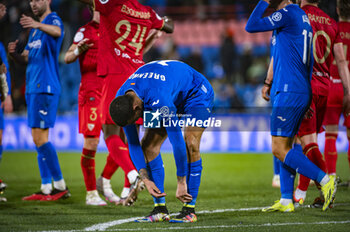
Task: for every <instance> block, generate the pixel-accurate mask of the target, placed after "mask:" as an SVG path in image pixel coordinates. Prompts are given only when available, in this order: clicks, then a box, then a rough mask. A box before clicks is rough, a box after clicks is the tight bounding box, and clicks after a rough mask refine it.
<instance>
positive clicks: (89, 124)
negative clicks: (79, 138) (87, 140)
mask: <svg viewBox="0 0 350 232" xmlns="http://www.w3.org/2000/svg"><path fill="white" fill-rule="evenodd" d="M87 126H88V129H89V131H92V130H93V129H94V128H95V124H92V123H88V125H87Z"/></svg>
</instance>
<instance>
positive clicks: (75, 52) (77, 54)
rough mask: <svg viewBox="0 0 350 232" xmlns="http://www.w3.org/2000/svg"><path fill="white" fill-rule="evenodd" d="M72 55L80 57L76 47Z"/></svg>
mask: <svg viewBox="0 0 350 232" xmlns="http://www.w3.org/2000/svg"><path fill="white" fill-rule="evenodd" d="M73 53H74V55H76V56H79V55H80V52H79V49H78V47H76V48H75V49H74V52H73Z"/></svg>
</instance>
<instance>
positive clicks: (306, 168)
mask: <svg viewBox="0 0 350 232" xmlns="http://www.w3.org/2000/svg"><path fill="white" fill-rule="evenodd" d="M284 163H285V164H286V165H287V166H289V167H291V168H292V169H294V170H295V171H296V172H298V173H300V174H302V175H304V176H306V177H308V178H310V179H312V180H315V181H317V182H318V183H320V182H321V180H322V179H323V177H325V175H326V173H325V172H324V171H322V170H321V169H320V168H318V167H317V166H316V165H315V164H313V163H312V162H311V161H310V160H309V159H308V158H307V157H306V156H305V155H304V154H303V152H302V150H301V149H300V148H299V146H294V147H293V148H292V149H290V150H289V152H288V153H287V155H286V157H285V158H284Z"/></svg>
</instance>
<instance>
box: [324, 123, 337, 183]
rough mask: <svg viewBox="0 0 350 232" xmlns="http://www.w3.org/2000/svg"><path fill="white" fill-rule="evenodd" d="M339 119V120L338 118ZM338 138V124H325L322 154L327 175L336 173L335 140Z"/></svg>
mask: <svg viewBox="0 0 350 232" xmlns="http://www.w3.org/2000/svg"><path fill="white" fill-rule="evenodd" d="M338 121H339V120H338ZM337 138H338V125H336V124H334V125H326V135H325V148H324V156H325V160H326V167H327V173H328V174H329V175H334V176H335V175H336V168H337V167H336V166H337V159H338V153H337V147H336V142H337Z"/></svg>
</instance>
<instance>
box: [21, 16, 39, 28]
mask: <svg viewBox="0 0 350 232" xmlns="http://www.w3.org/2000/svg"><path fill="white" fill-rule="evenodd" d="M19 23H20V24H21V25H22V27H23V28H38V27H39V25H40V23H39V22H38V21H35V20H34V19H33V18H32V17H29V16H26V15H24V14H22V17H21V19H20V20H19Z"/></svg>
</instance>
